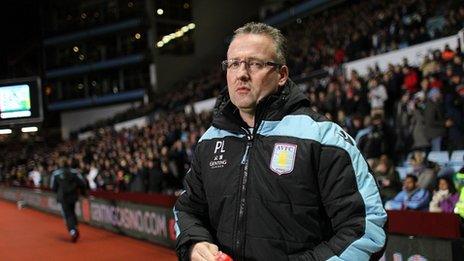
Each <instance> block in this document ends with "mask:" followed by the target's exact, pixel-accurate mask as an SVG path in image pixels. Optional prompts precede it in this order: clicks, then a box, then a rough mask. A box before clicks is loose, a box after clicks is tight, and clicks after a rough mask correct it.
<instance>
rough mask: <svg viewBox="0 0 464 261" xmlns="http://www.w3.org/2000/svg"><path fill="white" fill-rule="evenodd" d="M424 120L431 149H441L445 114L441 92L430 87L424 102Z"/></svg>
mask: <svg viewBox="0 0 464 261" xmlns="http://www.w3.org/2000/svg"><path fill="white" fill-rule="evenodd" d="M424 122H425V130H426V135H427V139H428V140H429V142H430V144H431V146H432V151H439V150H441V143H442V139H443V136H444V135H445V115H444V112H443V104H442V102H441V93H440V90H438V89H435V88H433V89H431V90H430V91H429V93H428V100H427V102H426V104H425V110H424Z"/></svg>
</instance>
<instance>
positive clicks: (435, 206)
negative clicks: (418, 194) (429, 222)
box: [429, 177, 459, 213]
mask: <svg viewBox="0 0 464 261" xmlns="http://www.w3.org/2000/svg"><path fill="white" fill-rule="evenodd" d="M458 199H459V194H458V193H457V192H456V188H455V187H454V185H453V183H452V182H451V180H450V179H449V178H447V177H440V178H438V187H437V189H436V190H435V191H434V192H433V196H432V200H431V201H430V205H429V211H430V212H444V213H454V207H455V205H456V203H457V202H458Z"/></svg>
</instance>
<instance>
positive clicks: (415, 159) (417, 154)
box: [409, 151, 437, 191]
mask: <svg viewBox="0 0 464 261" xmlns="http://www.w3.org/2000/svg"><path fill="white" fill-rule="evenodd" d="M425 155H426V154H425V152H422V151H414V152H413V153H412V155H411V158H410V159H409V163H410V164H411V165H412V168H413V171H412V173H411V174H412V175H414V176H416V177H417V178H418V180H417V186H418V187H419V188H423V189H427V190H429V191H432V190H433V189H434V188H435V183H436V177H437V173H436V172H435V170H434V169H433V168H432V164H431V163H430V162H427V160H426V158H425Z"/></svg>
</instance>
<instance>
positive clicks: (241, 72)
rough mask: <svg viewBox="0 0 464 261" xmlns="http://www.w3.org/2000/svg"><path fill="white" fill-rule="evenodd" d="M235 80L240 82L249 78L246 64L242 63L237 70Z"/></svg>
mask: <svg viewBox="0 0 464 261" xmlns="http://www.w3.org/2000/svg"><path fill="white" fill-rule="evenodd" d="M237 78H238V79H240V80H245V79H249V78H250V72H249V70H248V67H247V64H246V63H244V62H242V63H240V66H239V67H238V69H237Z"/></svg>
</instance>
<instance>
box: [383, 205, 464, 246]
mask: <svg viewBox="0 0 464 261" xmlns="http://www.w3.org/2000/svg"><path fill="white" fill-rule="evenodd" d="M387 212H388V232H389V233H395V234H403V235H408V236H426V237H438V238H448V239H458V238H460V237H461V232H460V224H461V221H460V219H459V216H457V215H455V214H452V213H431V212H422V211H387Z"/></svg>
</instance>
